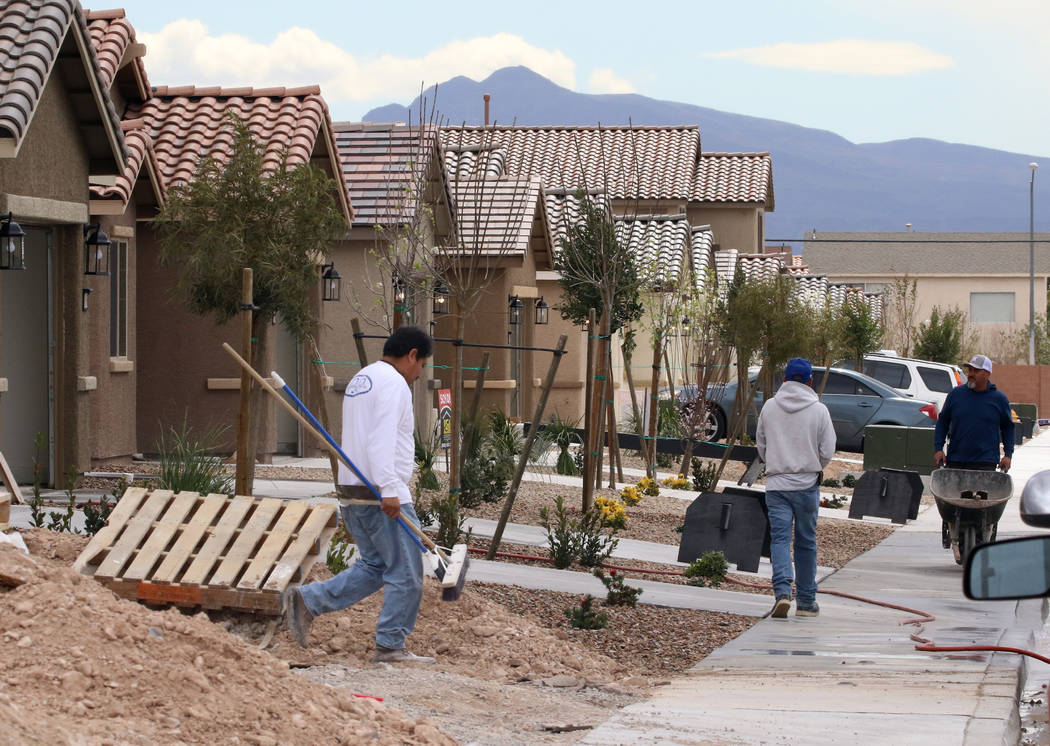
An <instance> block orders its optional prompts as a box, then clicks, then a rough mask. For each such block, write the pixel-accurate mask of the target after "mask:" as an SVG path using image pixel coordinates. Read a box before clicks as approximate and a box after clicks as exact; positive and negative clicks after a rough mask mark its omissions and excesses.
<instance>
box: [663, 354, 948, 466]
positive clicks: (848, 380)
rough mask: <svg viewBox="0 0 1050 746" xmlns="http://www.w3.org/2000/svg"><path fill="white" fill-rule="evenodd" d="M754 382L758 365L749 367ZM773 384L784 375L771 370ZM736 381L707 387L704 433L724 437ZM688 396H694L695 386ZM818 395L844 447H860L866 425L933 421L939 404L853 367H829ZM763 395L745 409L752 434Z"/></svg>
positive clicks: (817, 375) (816, 374) (816, 372)
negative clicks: (903, 392) (905, 393)
mask: <svg viewBox="0 0 1050 746" xmlns="http://www.w3.org/2000/svg"><path fill="white" fill-rule="evenodd" d="M824 373H825V369H824V368H820V367H814V368H813V388H814V390H817V391H819V390H820V383H821V380H822V379H823V377H824ZM749 374H750V380H751V383H752V385H754V382H755V379H756V378H757V376H758V370H757V369H752V370H751V371H749ZM774 378H775V379H776V387H777V388H780V384H781V383H782V380H781V378H782V376H779V375H778V376H774ZM736 390H737V385H736V381H733V382H731V383H726V384H715V385H713V386H710V387H708V390H707V403H708V410H707V416H706V418H705V425H704V428H703V433H704V434H705V435H706V434H708V433H710V434H711V437H710V438H707V439H708V440H719V439H721V438H724V437H725V434H726V424H727V423H728V422H729V414H730V412H732V409H733V402H734V400H735V399H736ZM688 395H689V394H688V392H687V391H683V392H681V393H680V395H679V400H680V401H682V400H683V397H687V396H688ZM692 396H693V397H694V398H695V388H694V389H693V392H692ZM821 401H823V402H824V404H825V405H827V408H828V411H829V412H830V413H831V421H832V423H833V424H834V426H835V438H836V442H837V446H836V447H837V448H838V449H839V450H843V451H862V450H863V447H864V428H865V427H867V426H868V425H904V426H907V427H933V426H934V424H935V423H936V419H937V410H936V408H935V407H934V405H933V404H931V403H930V402H928V401H921V400H917V399H913V398H909V397H904V396H901V395H900V394H899V393H898V392H897V391H896V390H895V389H893V388H891V387H889V386H887V385H886V384H884V383H882V382H881V381H877V380H875V379H874V378H871V377H869V376H866V375H864V374H862V373H857V372H856V371H852V370H844V369H840V368H831V369H830V371H829V373H828V382H827V385H825V387H824V393H823V397H822V399H821ZM762 402H763V396H762V393H761V392H756V393H755V399H754V403H755V406H754V407H753V408H752V410H751V411H750V412H749V413H748V418H747V433H748V435H750V436H751V437H754V435H755V428H756V426H757V424H758V418H757V414H756V413H757V412H758V410H760V409H761V407H762Z"/></svg>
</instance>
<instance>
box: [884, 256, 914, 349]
mask: <svg viewBox="0 0 1050 746" xmlns="http://www.w3.org/2000/svg"><path fill="white" fill-rule="evenodd" d="M918 284H919V283H918V281H917V280H914V279H909V278H908V275H906V274H905V275H904V277H897V278H895V279H894V280H893V282H892V283H891V284H890V286H889V289H888V291H887V293H886V344H888V345H889V346H890V347H892V348H893V349H895V350H897V352H899V353H900V354H901V355H902V356H904V357H911V351H912V346H913V345H914V344H915V335H916V329H915V316H916V313H917V312H918V303H919V290H918Z"/></svg>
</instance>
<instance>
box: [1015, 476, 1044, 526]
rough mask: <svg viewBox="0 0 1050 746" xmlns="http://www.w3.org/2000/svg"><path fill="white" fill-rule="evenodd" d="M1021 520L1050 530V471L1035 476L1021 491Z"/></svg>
mask: <svg viewBox="0 0 1050 746" xmlns="http://www.w3.org/2000/svg"><path fill="white" fill-rule="evenodd" d="M1021 520H1022V521H1024V522H1025V523H1027V524H1028V525H1029V526H1039V527H1041V528H1050V470H1048V471H1041V472H1039V473H1038V474H1033V475H1032V477H1031V478H1030V479H1029V480H1028V481H1027V482H1026V483H1025V486H1024V490H1022V491H1021Z"/></svg>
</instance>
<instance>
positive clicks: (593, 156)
mask: <svg viewBox="0 0 1050 746" xmlns="http://www.w3.org/2000/svg"><path fill="white" fill-rule="evenodd" d="M441 142H442V146H443V148H444V150H445V153H446V159H445V168H446V170H447V171H448V173H449V174H454V175H456V176H457V177H458V178H463V177H464V176H465V175H467V174H468V173H469V174H472V175H473V174H475V173H476V170H477V168H478V165H479V164H480V166H481V167H483V168H484V173H486V174H487V175H489V176H492V175H494V174H495V173H496V170H497V168H499V169H501V171H500V172H499V173H501V174H502V175H505V176H507V177H508V178H511V179H524V178H534V177H539V178H540V179H542V181H543V183H544V186H548V187H554V188H561V189H575V188H579V187H583V188H586V189H604V190H606V191H607V192H608V193H609V196H610V198H612V199H682V200H685V199H688V198H689V195H690V192H691V191H692V180H693V174H694V170H695V164H696V159H697V154H698V152H699V149H700V132H699V129H698V128H697V127H695V126H694V127H557V128H554V127H498V126H493V127H443V128H442V129H441ZM486 151H497V152H491V153H490V152H486Z"/></svg>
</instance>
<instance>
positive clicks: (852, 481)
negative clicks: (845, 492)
mask: <svg viewBox="0 0 1050 746" xmlns="http://www.w3.org/2000/svg"><path fill="white" fill-rule="evenodd" d="M842 486H843V487H849V488H850V489H853V488H854V487H856V486H857V478H856V477H855V476H853V475H852V474H847V475H845V476H844V477H842Z"/></svg>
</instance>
